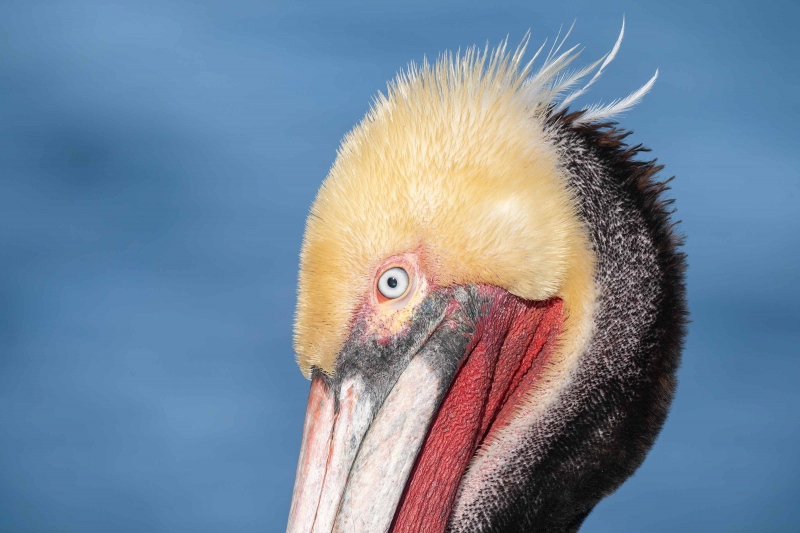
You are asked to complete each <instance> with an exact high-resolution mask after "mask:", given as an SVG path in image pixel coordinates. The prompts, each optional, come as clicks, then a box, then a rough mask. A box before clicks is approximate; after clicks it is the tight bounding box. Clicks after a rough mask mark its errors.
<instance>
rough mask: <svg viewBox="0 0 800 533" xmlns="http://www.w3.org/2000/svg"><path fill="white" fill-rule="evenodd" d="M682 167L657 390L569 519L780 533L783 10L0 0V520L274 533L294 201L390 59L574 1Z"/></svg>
mask: <svg viewBox="0 0 800 533" xmlns="http://www.w3.org/2000/svg"><path fill="white" fill-rule="evenodd" d="M623 13H625V14H626V17H627V21H628V28H627V32H626V40H625V42H624V43H623V47H622V50H621V52H620V55H619V56H618V59H617V61H616V63H615V64H614V65H612V67H611V68H609V70H608V73H607V74H606V76H605V78H604V79H603V80H602V82H600V83H598V84H597V85H596V86H595V87H596V89H595V88H594V87H593V91H592V93H591V94H590V95H589V97H588V98H587V101H595V100H598V99H604V100H611V99H613V98H615V97H619V96H623V95H625V94H627V93H628V92H630V91H631V90H632V89H634V88H635V87H638V86H639V85H640V84H641V83H643V82H644V81H645V80H646V79H647V78H648V77H649V76H650V75H651V74H652V72H653V71H654V70H655V68H656V67H658V68H660V71H661V77H660V79H659V81H658V83H657V85H656V88H655V90H654V91H653V92H652V93H651V94H650V95H648V97H647V98H646V99H645V101H644V103H643V104H641V105H640V106H639V108H637V109H636V110H635V111H633V112H631V113H629V114H628V116H627V117H625V118H624V120H623V124H624V125H625V126H627V127H629V128H631V129H634V130H635V131H636V133H635V135H634V136H633V140H634V141H635V142H644V143H645V144H647V145H649V146H651V147H652V148H653V149H654V152H653V153H654V155H655V156H657V157H659V159H660V161H662V162H664V163H665V164H666V165H667V169H666V171H665V173H667V174H676V175H677V179H676V181H675V182H674V190H673V195H674V196H675V197H676V198H677V199H678V203H677V206H678V208H679V218H681V219H683V223H682V225H681V228H682V231H683V232H684V233H686V234H687V235H688V241H687V246H686V249H687V251H688V253H689V256H690V272H689V294H690V304H691V309H692V316H693V322H692V325H691V327H690V336H689V342H688V345H687V350H686V353H685V357H684V364H683V367H682V369H681V373H680V378H681V385H680V389H679V392H678V396H677V400H676V403H675V406H674V409H673V411H672V413H671V415H670V418H669V420H668V422H667V425H666V427H665V429H664V432H663V433H662V436H661V437H660V439H659V441H658V443H657V445H656V447H655V448H654V450H653V452H652V454H651V455H650V456H649V458H648V459H647V461H646V462H645V464H644V466H643V467H642V468H641V469H640V470H639V471H638V472H637V474H636V475H635V476H634V477H633V478H632V479H631V480H630V481H629V482H627V483H626V484H625V485H624V486H623V487H622V488H621V489H620V490H619V491H618V492H617V493H616V494H615V495H613V496H612V497H610V498H608V499H607V500H606V501H604V502H603V503H602V504H601V505H600V506H599V507H598V508H597V510H596V511H595V512H594V513H593V514H592V515H591V516H590V518H589V519H588V520H587V523H586V526H585V528H584V531H587V532H602V531H644V530H646V531H654V532H657V531H674V530H676V529H678V528H683V529H685V530H686V529H688V530H689V531H695V530H703V531H776V532H777V531H796V530H797V528H798V524H799V523H800V511H798V506H797V504H796V502H797V497H798V489H800V482H799V481H798V474H799V473H800V461H798V458H797V453H796V451H795V449H796V443H797V442H798V438H800V424H799V423H798V420H799V418H798V416H797V414H796V411H797V408H798V403H800V402H798V400H800V393H798V391H797V387H796V382H797V379H798V377H800V362H799V360H798V357H797V355H798V354H797V352H798V350H797V344H798V340H799V336H798V327H797V323H798V320H800V304H799V303H798V301H799V300H798V296H800V289H798V266H797V265H798V259H799V257H798V256H799V255H800V254H799V252H798V251H799V250H800V247H798V244H799V243H800V239H799V238H798V235H799V234H800V217H798V210H797V207H796V204H797V202H798V198H799V197H800V195H799V194H798V193H800V179H798V178H799V177H800V176H799V175H798V170H797V168H798V166H797V156H796V147H795V144H796V141H797V134H796V133H795V128H796V125H797V123H798V118H800V116H798V115H799V114H800V112H799V111H798V107H797V106H796V105H795V104H794V99H795V95H796V87H797V84H798V68H797V66H798V47H797V45H796V44H795V42H794V38H793V37H794V33H793V31H794V28H793V24H794V23H796V21H797V20H800V17H798V15H800V8H798V5H797V4H796V3H794V2H774V3H770V4H769V5H767V4H765V3H756V2H749V3H742V2H713V3H704V4H702V5H698V4H693V3H688V2H686V3H670V4H668V5H667V4H665V3H659V2H604V3H602V5H600V4H596V3H593V2H588V1H584V2H578V3H574V4H570V5H569V6H564V5H558V4H550V5H535V4H532V3H530V2H502V3H498V4H492V5H479V4H472V3H455V2H450V3H441V4H437V5H436V6H429V5H427V4H424V3H421V2H418V3H409V4H405V5H403V6H396V5H395V6H373V5H371V4H367V3H362V4H355V3H347V2H344V3H343V2H337V3H335V4H318V5H309V4H305V5H303V6H301V5H299V4H289V3H277V2H269V3H267V2H234V3H222V2H220V3H213V2H180V1H170V2H155V1H144V2H143V1H139V2H133V1H118V2H100V1H73V2H37V1H31V0H28V1H8V0H7V1H5V2H3V3H2V4H0V35H2V39H0V301H2V302H3V305H2V306H0V413H2V416H0V474H2V475H1V476H0V531H9V532H12V531H13V532H17V531H19V532H22V531H26V532H34V531H37V532H38V531H64V532H93V531H98V532H100V531H120V532H124V531H165V532H179V531H192V532H200V531H226V532H228V531H231V532H235V531H281V530H282V529H283V528H284V527H285V520H286V515H287V512H288V506H289V498H290V493H291V487H292V483H293V477H294V468H295V462H296V459H297V453H298V450H299V440H300V431H301V425H302V416H303V411H304V407H305V396H306V393H307V387H308V385H307V382H306V381H305V380H304V379H303V378H302V376H301V375H300V373H299V372H298V371H297V368H296V366H295V365H294V361H293V352H292V348H291V322H292V314H293V308H294V298H295V296H294V295H295V292H294V291H295V284H296V270H297V254H298V251H299V246H300V241H301V238H302V232H303V223H304V219H305V215H306V212H307V209H308V206H309V204H310V202H311V200H312V199H313V196H314V194H315V191H316V189H317V187H318V186H319V183H320V182H321V180H322V179H323V177H324V176H325V174H326V172H327V169H328V168H329V166H330V164H331V163H332V161H333V158H334V155H335V149H336V147H337V145H338V142H339V140H340V138H341V136H342V135H343V134H344V133H345V132H346V131H347V130H348V129H349V128H351V127H352V126H353V125H354V124H355V123H356V122H357V121H358V120H359V119H360V117H361V116H362V115H363V113H364V112H365V111H366V109H367V107H368V105H369V102H370V98H371V97H372V96H373V95H374V94H375V93H376V91H378V90H381V89H383V88H384V87H385V81H386V80H388V79H390V78H391V77H392V76H393V75H394V73H395V72H396V71H397V70H398V69H399V68H400V67H402V66H404V65H405V64H406V63H407V61H409V60H411V59H414V60H417V61H419V60H421V58H422V57H423V55H427V56H428V57H435V56H436V55H437V53H438V52H440V51H442V50H445V49H455V48H458V47H461V48H462V49H463V48H464V47H465V46H468V45H470V44H473V43H478V44H481V45H482V44H484V43H485V42H486V41H487V40H489V41H490V42H492V43H496V42H498V41H499V40H500V39H502V38H503V37H505V36H506V35H507V34H508V35H510V38H511V41H512V42H513V41H515V40H518V39H519V38H521V37H522V35H523V34H524V32H525V31H526V30H527V29H528V28H531V29H532V32H533V35H534V40H538V39H539V37H541V38H544V37H548V36H549V37H552V36H553V34H554V33H555V32H556V31H557V29H558V26H559V25H560V24H561V23H570V22H571V21H572V19H573V18H576V17H577V18H578V24H577V26H576V29H575V31H574V33H573V35H574V37H573V39H574V42H582V43H583V44H585V45H586V47H587V50H586V52H585V55H586V56H587V60H588V59H590V58H594V57H597V56H599V55H600V54H602V53H604V52H605V51H606V50H607V49H608V48H609V47H610V46H611V44H613V41H614V39H615V37H616V34H617V31H618V28H619V23H620V20H621V17H622V14H623Z"/></svg>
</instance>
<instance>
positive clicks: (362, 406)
mask: <svg viewBox="0 0 800 533" xmlns="http://www.w3.org/2000/svg"><path fill="white" fill-rule="evenodd" d="M623 31H624V23H623ZM567 35H568V34H567ZM565 39H566V37H565V38H564V39H562V40H561V41H560V42H558V43H557V44H556V45H555V46H553V47H551V49H550V53H549V54H547V57H546V58H545V60H544V63H543V65H542V66H541V67H540V68H539V69H538V70H537V71H536V72H535V73H533V72H532V66H531V65H532V64H533V60H531V61H530V62H528V63H525V62H524V61H523V56H524V51H525V44H526V42H527V39H526V40H525V41H523V44H522V45H521V46H520V47H518V48H517V49H516V50H514V51H507V50H506V45H505V44H502V45H501V46H499V47H498V48H497V49H495V50H493V51H489V50H488V49H484V50H483V51H479V50H477V49H474V48H473V49H470V50H468V51H467V52H466V53H464V54H463V55H459V54H457V55H452V54H445V55H443V56H441V57H440V58H439V59H438V60H437V61H436V62H435V63H434V64H428V63H427V62H424V63H423V64H422V65H421V66H415V65H413V64H412V65H411V66H410V67H409V69H408V70H407V71H406V72H405V73H402V74H400V75H399V76H398V78H397V79H396V80H395V81H394V82H393V83H391V84H390V85H389V88H388V92H387V94H386V95H382V94H381V95H379V96H378V97H377V99H376V100H375V102H374V105H373V106H372V108H371V110H370V111H369V112H368V114H367V115H366V117H365V118H364V119H363V121H362V122H361V123H360V124H359V125H358V126H356V127H355V128H354V129H353V130H352V131H351V132H350V133H349V134H348V135H347V136H346V137H345V138H344V140H343V142H342V145H341V148H340V150H339V152H338V155H337V158H336V161H335V163H334V165H333V167H332V169H331V171H330V174H329V175H328V177H327V179H326V180H325V182H324V183H323V184H322V187H321V188H320V190H319V193H318V196H317V198H316V200H315V201H314V204H313V206H312V208H311V214H310V215H309V218H308V222H307V226H306V233H305V239H304V242H303V248H302V254H301V261H300V267H301V268H300V276H299V296H298V307H297V315H296V322H295V348H296V351H297V354H298V363H299V365H300V368H301V370H302V371H303V373H304V374H305V375H306V376H307V377H309V378H310V379H311V391H310V395H309V401H308V409H307V414H306V422H305V427H304V432H303V444H302V450H301V452H300V460H299V465H298V468H297V479H296V482H295V488H294V494H293V500H292V507H291V511H290V517H289V525H288V531H289V532H290V533H309V532H317V533H330V532H341V533H367V532H368V533H376V532H386V531H392V532H395V533H397V532H420V533H421V532H425V533H441V532H444V531H449V532H482V531H546V532H565V531H576V530H577V529H578V528H579V527H580V525H581V523H582V522H583V520H584V519H585V518H586V516H587V515H588V514H589V512H590V511H591V510H592V508H593V507H594V506H595V505H596V504H597V503H598V501H599V500H600V499H601V498H603V497H604V496H606V495H608V494H610V493H611V492H613V491H614V490H615V489H616V488H617V487H618V486H619V485H620V484H621V483H622V482H623V481H624V480H625V479H626V478H627V477H628V476H630V475H631V473H633V471H634V470H635V469H636V468H637V467H638V466H639V465H640V464H641V462H642V461H643V459H644V457H645V455H646V454H647V452H648V450H649V449H650V447H651V446H652V444H653V441H654V439H655V437H656V435H657V434H658V432H659V430H660V428H661V426H662V424H663V422H664V419H665V417H666V414H667V410H668V408H669V405H670V402H671V400H672V396H673V392H674V389H675V371H676V368H677V365H678V362H679V357H680V351H681V347H682V339H683V336H684V330H685V316H686V308H685V302H684V281H683V276H684V261H685V260H684V256H683V254H681V253H680V252H679V251H678V247H679V239H678V238H677V237H676V234H675V233H674V232H673V229H672V224H671V222H670V219H669V215H670V211H668V203H669V202H668V201H665V200H664V199H663V198H662V194H661V193H662V192H663V191H664V190H665V189H666V185H665V184H666V182H664V181H658V180H657V179H656V178H655V175H656V174H657V173H658V172H659V171H660V169H661V167H660V166H656V165H655V162H654V161H641V160H639V159H638V154H639V152H641V151H643V150H644V149H643V148H642V147H641V146H640V145H638V146H632V147H631V146H628V145H626V144H625V142H624V139H625V137H626V136H627V133H626V132H623V131H621V130H619V129H616V128H615V127H614V124H615V123H612V122H609V119H610V118H612V117H614V116H616V115H618V114H620V113H621V112H623V111H625V110H627V109H629V108H630V107H631V106H633V105H634V104H635V103H637V102H638V101H639V100H640V99H641V98H642V96H644V94H645V93H646V92H647V91H648V90H649V89H650V88H651V86H652V85H653V82H654V81H655V79H656V76H657V75H658V72H657V71H656V76H653V78H652V79H651V80H650V81H649V82H647V83H646V84H645V85H644V86H643V87H642V88H641V89H639V90H637V91H636V92H634V93H633V94H631V95H630V96H628V97H627V98H624V99H622V100H619V101H615V102H613V103H611V104H609V105H605V106H593V107H589V108H587V109H582V110H579V111H576V112H569V111H568V109H567V107H568V105H569V104H570V103H571V102H573V101H574V100H575V99H576V98H577V97H579V96H581V95H582V94H583V93H584V92H585V91H586V90H587V89H588V87H589V86H591V85H592V84H593V83H594V82H595V81H596V80H597V79H598V77H599V75H600V74H601V73H602V72H603V70H604V69H605V68H606V66H607V65H608V64H609V62H610V61H611V60H612V59H613V58H614V56H615V55H616V52H617V50H618V48H619V44H620V41H621V39H622V33H620V37H619V39H618V40H617V42H616V44H615V45H614V47H613V49H612V50H611V51H610V52H609V53H608V54H606V55H605V56H603V57H602V58H600V59H599V60H598V61H596V62H594V63H592V64H590V65H588V66H587V67H584V68H579V69H576V70H570V67H569V65H570V64H571V63H572V62H573V60H574V59H575V58H576V57H577V56H578V54H579V51H577V49H576V48H574V47H573V48H570V49H568V50H566V51H563V52H562V51H561V49H562V48H563V44H564V40H565ZM556 40H557V41H558V39H556ZM543 46H544V45H543ZM542 49H543V48H540V49H539V52H537V53H536V56H538V55H539V54H540V52H541V51H542ZM536 56H534V59H536ZM587 79H588V82H586V80H587ZM580 83H583V85H582V86H581V85H579V84H580ZM578 87H580V88H579V89H577V90H576V88H578ZM570 91H571V92H570Z"/></svg>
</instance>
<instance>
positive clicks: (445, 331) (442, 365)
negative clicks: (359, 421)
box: [312, 286, 488, 412]
mask: <svg viewBox="0 0 800 533" xmlns="http://www.w3.org/2000/svg"><path fill="white" fill-rule="evenodd" d="M452 301H455V302H457V303H458V305H457V306H455V311H454V312H452V314H450V315H449V316H446V314H445V311H446V309H447V308H448V305H449V304H450V302H452ZM487 303H488V302H486V301H485V298H483V297H481V296H480V295H479V294H478V289H477V287H472V286H470V287H450V288H443V289H439V290H436V291H434V292H433V293H431V294H430V295H428V296H427V297H426V298H425V300H423V301H422V302H421V303H420V304H419V305H418V306H417V308H416V309H415V310H414V312H413V314H412V318H411V324H410V325H409V326H408V328H406V329H405V330H404V331H403V332H402V333H401V334H399V335H396V336H394V337H391V338H390V339H389V340H388V342H385V343H381V342H378V340H377V339H375V338H370V337H369V336H368V335H367V334H365V331H366V319H365V318H364V317H357V318H356V320H355V321H354V323H353V325H352V328H351V334H350V336H349V337H348V339H347V341H346V342H345V345H344V347H343V348H342V350H341V352H340V353H339V356H338V358H337V362H336V370H335V372H334V375H333V376H332V377H329V376H327V375H325V374H324V373H323V372H321V371H320V370H318V369H313V371H312V376H313V378H319V379H323V380H324V381H325V382H326V383H327V384H328V385H329V386H330V390H332V391H334V394H335V398H336V404H335V405H336V409H337V410H338V403H339V392H340V389H341V383H342V382H343V381H344V380H346V379H347V378H350V377H355V376H358V377H360V378H361V379H362V380H363V383H364V385H365V386H366V393H367V394H368V395H369V396H370V397H371V398H372V400H373V402H372V403H373V405H375V408H376V409H375V412H377V410H378V409H380V405H381V404H382V403H383V401H384V400H385V399H386V397H387V396H388V394H389V392H390V391H391V390H392V387H394V385H395V383H396V382H397V379H398V378H399V377H400V374H402V373H403V371H404V370H405V369H406V367H407V366H408V364H409V362H411V360H412V358H414V357H422V358H424V359H427V360H429V361H430V367H431V368H432V369H434V371H435V372H436V375H437V377H438V378H439V383H440V387H441V389H440V393H441V396H444V393H445V392H447V390H448V389H449V387H450V383H451V382H452V379H453V377H454V376H455V373H456V371H457V370H458V367H459V365H460V363H461V361H462V359H463V358H464V356H465V355H466V351H467V346H468V344H469V343H470V341H471V340H472V337H473V334H474V332H475V325H476V324H477V322H478V320H479V318H480V317H481V316H482V314H485V313H486V312H487V309H486V307H487ZM445 325H446V327H442V326H445Z"/></svg>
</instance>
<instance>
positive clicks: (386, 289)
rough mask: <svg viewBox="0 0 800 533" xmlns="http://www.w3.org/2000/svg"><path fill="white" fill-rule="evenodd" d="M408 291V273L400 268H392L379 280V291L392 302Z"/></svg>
mask: <svg viewBox="0 0 800 533" xmlns="http://www.w3.org/2000/svg"><path fill="white" fill-rule="evenodd" d="M407 289H408V273H407V272H406V271H405V270H403V269H402V268H400V267H394V268H390V269H389V270H387V271H386V272H384V273H383V274H381V277H380V279H378V290H379V291H380V293H381V294H382V295H384V296H385V297H386V298H388V299H390V300H396V299H397V298H400V297H401V296H403V295H404V294H405V293H406V290H407Z"/></svg>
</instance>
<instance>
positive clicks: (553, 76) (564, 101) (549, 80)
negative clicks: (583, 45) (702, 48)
mask: <svg viewBox="0 0 800 533" xmlns="http://www.w3.org/2000/svg"><path fill="white" fill-rule="evenodd" d="M574 26H575V23H574V22H573V23H572V25H571V26H570V28H569V30H568V31H567V33H566V34H565V35H564V37H563V38H561V39H560V40H559V37H560V35H561V30H560V29H559V32H558V34H557V35H556V40H555V41H554V42H553V45H552V46H551V48H550V52H549V53H548V54H547V57H546V58H545V60H544V63H543V64H542V66H541V67H539V70H538V71H537V72H536V73H534V74H532V75H531V76H529V77H528V79H527V80H526V81H525V84H524V88H523V90H524V91H525V92H526V93H527V94H528V97H529V98H530V100H531V102H533V103H534V107H540V106H542V105H544V106H546V107H550V106H552V108H553V112H559V111H562V110H564V109H566V108H567V106H569V104H571V103H572V102H574V101H575V100H576V99H577V98H579V97H581V96H583V95H584V94H585V93H586V92H587V90H588V89H589V87H591V86H592V85H593V84H594V83H595V82H596V81H597V80H598V79H599V78H600V76H601V75H602V74H603V72H604V70H605V68H606V67H607V66H608V65H609V64H610V63H611V62H612V61H613V60H614V58H615V57H616V55H617V52H618V51H619V48H620V45H621V44H622V38H623V36H624V35H625V17H623V18H622V28H621V29H620V32H619V36H618V37H617V40H616V42H615V43H614V47H613V48H612V49H611V51H610V52H608V53H607V54H606V55H604V56H603V57H601V58H600V59H598V60H597V61H595V62H593V63H591V64H589V65H587V66H585V67H583V68H580V69H578V70H576V71H575V72H572V73H567V71H566V69H567V67H568V66H569V65H570V64H571V63H572V62H573V61H574V60H575V59H576V58H577V57H578V56H579V55H580V53H581V51H582V50H577V49H578V46H577V45H576V46H573V47H571V48H569V49H568V50H567V51H565V52H562V53H561V54H559V51H560V50H561V48H562V47H563V45H564V43H565V42H566V40H567V37H569V35H570V33H572V28H573V27H574ZM545 42H546V41H545ZM542 47H544V44H542ZM542 47H540V48H539V51H541V50H542ZM576 50H577V51H576ZM538 55H539V52H537V53H536V56H534V59H536V57H537V56H538ZM532 62H533V60H531V63H532ZM531 63H529V64H528V65H527V67H526V68H529V67H530V64H531ZM598 65H599V68H598ZM592 72H594V75H593V76H592V77H591V78H590V79H589V81H588V82H587V83H586V84H585V85H584V86H583V87H581V88H580V89H578V90H577V91H573V92H570V93H568V94H566V95H565V96H563V98H561V100H559V98H560V97H561V95H562V94H564V93H565V92H566V91H568V90H569V89H570V88H572V87H573V86H575V85H576V84H578V83H579V82H580V81H581V80H582V79H584V78H585V77H586V76H588V75H589V74H591V73H592ZM657 78H658V70H656V73H655V75H653V77H652V78H650V80H649V81H648V82H647V83H645V84H644V85H643V86H642V87H640V88H639V89H637V90H636V91H634V92H633V93H631V94H630V95H628V96H626V97H625V98H621V99H617V100H614V101H613V102H611V103H610V104H605V105H603V104H593V105H590V106H588V107H584V108H583V110H584V111H585V112H584V114H583V115H582V116H581V117H579V118H578V119H577V120H576V121H575V123H577V124H581V123H589V122H597V121H600V120H606V119H609V118H612V117H614V116H617V115H619V114H621V113H624V112H625V111H628V110H629V109H631V108H632V107H633V106H635V105H636V104H637V103H639V101H641V99H642V98H643V97H644V95H645V94H647V93H648V92H649V91H650V89H651V88H652V87H653V84H654V83H655V81H656V79H657Z"/></svg>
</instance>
